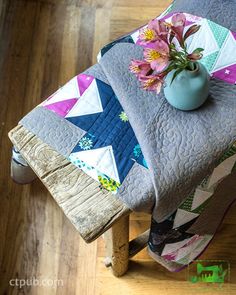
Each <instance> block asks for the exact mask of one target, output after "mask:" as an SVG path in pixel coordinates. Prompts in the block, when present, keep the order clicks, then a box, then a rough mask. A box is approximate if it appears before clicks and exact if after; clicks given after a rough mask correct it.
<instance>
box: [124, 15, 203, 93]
mask: <svg viewBox="0 0 236 295" xmlns="http://www.w3.org/2000/svg"><path fill="white" fill-rule="evenodd" d="M185 28H186V17H185V15H184V14H183V13H177V14H175V15H174V16H173V17H172V19H171V23H168V22H165V21H163V20H156V19H154V20H151V21H150V22H149V24H148V25H147V27H145V28H142V29H141V30H140V32H139V44H140V45H141V46H143V47H144V51H143V56H144V59H143V60H132V61H131V64H130V66H129V69H130V71H131V72H132V73H134V74H135V75H136V77H137V78H138V80H139V81H140V82H141V85H142V87H143V89H146V90H151V91H156V92H157V93H159V92H160V90H161V87H162V85H163V84H164V78H165V77H166V76H167V75H168V73H170V72H172V71H174V74H173V76H172V79H171V83H172V82H173V81H174V79H175V78H176V77H177V76H178V75H179V74H180V73H181V72H182V71H183V70H189V71H194V70H195V69H196V61H198V60H200V59H201V58H202V56H203V55H202V51H203V50H204V49H203V48H196V49H195V50H194V51H193V52H191V53H189V52H188V51H187V45H186V40H187V38H189V37H190V36H191V35H193V34H195V33H196V32H197V31H198V30H199V29H200V25H197V24H194V25H192V26H191V27H189V28H188V29H187V30H186V29H185Z"/></svg>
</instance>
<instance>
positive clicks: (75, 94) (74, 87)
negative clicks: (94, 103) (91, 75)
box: [43, 77, 80, 105]
mask: <svg viewBox="0 0 236 295" xmlns="http://www.w3.org/2000/svg"><path fill="white" fill-rule="evenodd" d="M79 97H80V94H79V88H78V83H77V77H74V78H73V79H71V80H70V81H69V82H68V83H66V84H65V85H64V86H62V87H61V88H59V89H58V90H57V91H56V92H55V93H54V94H53V95H51V96H50V97H49V98H48V99H47V100H45V101H44V103H43V105H49V104H52V103H55V102H59V101H63V100H67V99H71V98H79Z"/></svg>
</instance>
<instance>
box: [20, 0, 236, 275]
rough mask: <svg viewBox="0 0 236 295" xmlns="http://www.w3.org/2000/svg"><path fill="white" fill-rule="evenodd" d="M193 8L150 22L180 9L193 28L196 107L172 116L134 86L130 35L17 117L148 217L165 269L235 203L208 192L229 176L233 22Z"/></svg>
mask: <svg viewBox="0 0 236 295" xmlns="http://www.w3.org/2000/svg"><path fill="white" fill-rule="evenodd" d="M188 2H189V1H188ZM194 2H195V5H192V6H191V5H190V4H188V5H186V4H187V1H175V2H174V4H173V5H171V6H170V7H169V8H168V9H167V11H165V12H164V13H163V14H162V15H161V16H159V17H158V18H159V19H163V18H164V19H166V20H169V19H170V18H171V17H172V16H173V14H174V13H176V12H185V15H186V18H187V20H188V25H189V26H190V25H192V24H194V23H197V24H201V29H200V30H199V31H198V33H197V34H195V35H193V36H192V37H191V38H189V41H188V48H189V50H190V51H191V49H195V48H197V47H203V48H204V49H205V50H204V57H203V59H202V60H201V62H202V63H203V64H204V65H205V67H206V68H207V70H208V72H209V74H210V75H211V78H212V79H211V87H210V89H211V90H210V97H209V99H208V101H207V102H206V104H205V105H203V107H201V108H200V109H198V110H195V111H192V112H182V111H179V110H176V109H174V108H172V107H171V106H170V105H169V104H168V103H167V101H166V100H165V97H164V94H163V92H161V93H160V95H158V96H157V95H156V94H155V93H152V92H146V91H145V90H142V89H140V86H139V84H138V81H137V79H136V78H135V77H134V76H133V75H132V74H131V73H130V72H129V70H128V66H129V64H130V61H131V59H140V58H141V57H142V47H140V46H139V40H138V30H136V31H134V32H132V33H131V34H129V35H127V36H124V37H122V38H120V39H118V40H116V41H114V42H112V43H110V44H108V45H107V46H105V47H104V48H103V49H102V50H101V52H100V53H99V56H98V63H97V64H96V65H94V66H92V67H91V68H89V69H88V70H86V71H85V72H84V73H82V74H79V75H77V76H75V77H74V78H72V79H71V80H70V81H69V82H68V83H66V84H65V85H64V86H63V87H61V88H60V89H58V91H56V92H55V93H54V94H52V95H51V96H50V97H49V98H48V99H46V100H45V101H44V102H42V103H41V104H40V105H39V106H37V107H36V108H35V109H34V110H33V111H31V112H30V113H29V114H27V115H26V116H25V117H24V118H23V119H22V120H21V121H20V124H22V125H23V126H25V127H26V128H27V129H29V130H30V131H31V132H33V133H34V134H36V135H37V136H38V137H39V138H41V139H42V140H43V141H44V142H46V143H48V144H49V145H51V146H52V147H53V148H54V149H55V150H57V151H58V152H59V153H60V154H62V155H64V156H65V157H67V159H68V160H69V161H70V162H72V163H73V164H74V165H76V166H77V167H78V168H79V169H82V170H83V171H84V172H85V173H86V174H88V175H89V176H90V177H92V178H93V179H94V181H97V182H99V183H100V185H101V188H102V189H106V190H108V191H110V193H111V194H114V195H115V196H116V197H117V198H120V199H121V200H122V201H123V202H125V203H126V204H127V206H128V207H129V208H131V209H132V210H134V211H141V212H147V213H150V214H152V223H151V230H150V237H149V243H148V249H149V253H150V255H151V256H152V257H153V258H154V259H155V260H157V261H158V262H159V263H161V264H163V265H164V266H165V267H167V268H168V269H169V270H171V271H177V270H179V269H181V268H183V267H184V266H186V265H187V264H189V263H190V262H191V261H192V260H194V259H195V258H196V257H198V256H199V255H200V254H201V252H202V251H203V250H204V249H205V248H206V246H207V245H208V244H209V242H210V241H211V239H212V238H213V236H214V234H215V232H216V230H217V227H218V225H219V224H220V222H221V219H222V217H223V215H224V214H225V212H226V210H227V208H228V207H229V206H230V204H232V202H233V201H234V200H235V198H236V195H234V196H233V195H232V194H228V195H227V196H225V198H224V200H221V199H220V196H219V194H214V192H215V191H216V190H217V187H218V185H219V184H220V182H221V181H222V180H223V179H225V177H226V176H227V175H230V174H231V175H236V173H235V172H236V88H235V84H236V33H234V31H233V29H234V28H235V31H236V21H235V20H234V18H231V20H230V19H229V22H228V23H225V15H224V14H223V13H221V14H217V19H215V17H216V16H215V14H214V13H213V11H214V7H215V6H214V5H216V4H217V3H218V4H217V5H220V2H219V1H218V0H215V1H211V2H212V3H211V4H208V3H207V5H208V7H212V9H210V8H209V9H208V10H207V9H205V10H204V9H203V7H202V6H201V5H202V4H199V6H197V5H196V2H199V1H194ZM200 2H205V1H200ZM200 2H199V3H200ZM205 5H206V3H205ZM232 5H234V8H236V4H232ZM201 7H202V8H201ZM221 18H222V19H224V22H223V25H222V22H221ZM232 26H233V27H232ZM221 198H222V195H221ZM206 221H208V222H206Z"/></svg>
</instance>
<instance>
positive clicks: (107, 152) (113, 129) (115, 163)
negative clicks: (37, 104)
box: [42, 74, 147, 193]
mask: <svg viewBox="0 0 236 295" xmlns="http://www.w3.org/2000/svg"><path fill="white" fill-rule="evenodd" d="M42 106H43V107H45V108H47V109H49V110H51V111H53V112H54V113H56V114H58V115H59V116H61V117H63V118H64V119H65V120H67V121H69V122H70V123H72V124H73V125H75V126H76V127H78V128H79V129H80V130H83V131H85V133H84V135H83V137H81V138H80V139H79V140H78V142H77V144H76V145H75V147H74V148H73V150H72V152H71V153H70V155H69V157H68V159H69V160H70V161H71V162H72V163H73V164H74V165H76V166H77V167H79V168H80V169H82V170H83V171H84V172H85V173H87V174H88V175H90V176H91V177H92V178H93V179H95V180H96V181H99V182H100V183H101V185H102V186H103V187H104V188H106V189H108V190H110V191H112V192H113V193H116V192H117V189H118V188H119V187H120V185H121V184H122V182H123V181H124V179H125V177H126V176H127V175H128V173H129V171H130V170H131V168H132V166H133V165H134V163H135V162H136V163H138V164H140V165H142V166H144V167H145V168H147V164H146V161H145V159H144V157H143V154H142V151H141V147H140V145H139V143H138V141H137V139H136V136H135V134H134V131H133V129H132V127H131V125H130V123H129V119H128V116H127V115H126V113H125V112H124V110H123V108H122V106H121V104H120V102H119V100H118V99H117V97H116V95H115V93H114V91H113V89H112V88H111V86H110V85H108V84H106V83H104V82H102V81H101V80H99V79H96V78H94V77H92V76H90V75H85V74H82V75H78V76H76V77H74V78H73V79H71V80H70V81H69V82H68V83H67V84H65V85H64V86H63V87H62V88H60V89H59V90H58V91H57V92H56V93H55V94H53V95H52V96H50V97H49V98H48V99H47V100H46V101H45V102H44V103H43V104H42Z"/></svg>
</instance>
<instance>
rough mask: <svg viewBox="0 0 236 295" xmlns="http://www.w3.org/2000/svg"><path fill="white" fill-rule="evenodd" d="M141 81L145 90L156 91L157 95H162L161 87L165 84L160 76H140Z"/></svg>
mask: <svg viewBox="0 0 236 295" xmlns="http://www.w3.org/2000/svg"><path fill="white" fill-rule="evenodd" d="M139 81H140V82H141V85H142V87H143V89H145V90H150V91H155V92H156V93H160V91H161V87H162V85H163V83H164V81H163V79H162V77H161V76H158V75H150V76H140V77H139Z"/></svg>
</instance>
